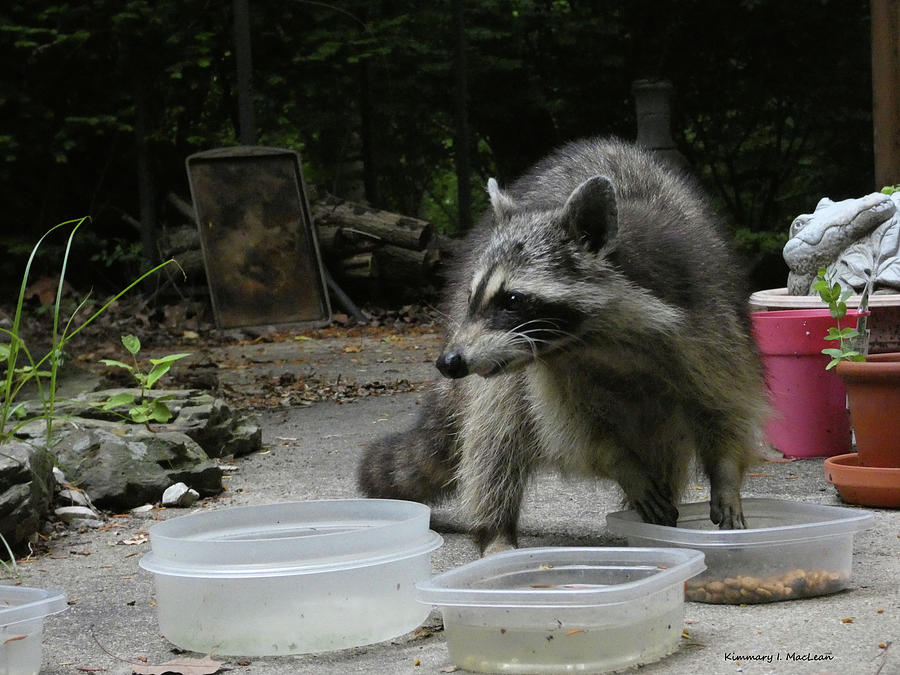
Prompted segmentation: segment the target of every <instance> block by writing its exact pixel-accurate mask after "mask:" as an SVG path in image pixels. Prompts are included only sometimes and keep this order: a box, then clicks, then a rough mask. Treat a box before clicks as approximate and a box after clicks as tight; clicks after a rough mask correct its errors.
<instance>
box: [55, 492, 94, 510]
mask: <svg viewBox="0 0 900 675" xmlns="http://www.w3.org/2000/svg"><path fill="white" fill-rule="evenodd" d="M56 501H57V503H58V504H64V505H66V506H68V505H71V506H84V507H86V508H89V509H92V508H93V507H94V505H93V504H92V503H91V498H90V497H88V495H87V493H86V492H84V491H83V490H76V489H75V488H72V487H70V488H66V489H64V490H60V491H59V493H57V495H56Z"/></svg>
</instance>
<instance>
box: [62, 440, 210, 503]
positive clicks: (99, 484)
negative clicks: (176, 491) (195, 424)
mask: <svg viewBox="0 0 900 675" xmlns="http://www.w3.org/2000/svg"><path fill="white" fill-rule="evenodd" d="M63 431H64V433H62V434H61V436H62V437H61V439H60V440H59V442H57V443H56V445H54V448H53V450H54V452H55V453H56V455H57V462H58V464H59V465H60V466H61V467H62V468H63V470H64V471H65V472H66V475H68V476H69V477H70V479H71V480H72V482H73V483H75V484H76V485H78V486H79V487H80V488H82V489H84V490H86V491H87V492H88V493H89V494H90V495H91V498H92V500H93V502H94V503H95V504H96V505H97V506H99V507H101V508H109V509H130V508H133V507H135V506H140V505H142V504H145V503H147V502H153V501H156V499H157V498H158V497H159V495H160V494H162V492H163V491H164V490H165V489H166V488H167V487H168V486H169V485H171V484H172V483H173V482H180V481H184V482H187V483H190V484H191V485H193V486H194V488H195V489H196V490H197V491H198V493H199V494H202V495H204V496H205V495H213V494H218V493H219V492H221V491H222V471H221V469H219V467H218V466H216V465H215V463H214V462H212V461H211V460H210V459H209V457H208V456H207V454H206V453H205V452H204V451H203V449H202V448H201V447H200V446H199V445H197V443H195V442H194V441H193V440H191V439H190V438H189V437H188V436H186V435H185V434H183V433H180V432H177V431H162V432H159V433H154V432H151V431H148V430H147V429H146V428H145V427H143V426H139V425H119V426H118V427H117V428H116V429H115V431H111V430H108V429H102V428H94V429H65V430H63Z"/></svg>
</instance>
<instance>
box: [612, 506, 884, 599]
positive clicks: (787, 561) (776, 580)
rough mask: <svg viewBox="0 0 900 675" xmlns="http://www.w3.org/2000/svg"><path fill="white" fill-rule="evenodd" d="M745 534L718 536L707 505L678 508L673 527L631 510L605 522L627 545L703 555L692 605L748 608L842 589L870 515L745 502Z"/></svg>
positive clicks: (690, 590) (690, 586)
mask: <svg viewBox="0 0 900 675" xmlns="http://www.w3.org/2000/svg"><path fill="white" fill-rule="evenodd" d="M743 505H744V518H745V519H746V521H747V528H748V529H746V530H719V529H717V527H716V526H715V525H714V524H713V523H712V522H711V521H710V520H709V503H708V502H701V503H696V504H682V505H681V506H679V507H678V512H679V518H678V527H666V526H663V525H651V524H649V523H645V522H643V521H642V520H641V518H640V516H639V515H638V514H637V512H635V511H619V512H617V513H611V514H609V515H608V516H607V517H606V524H607V527H608V528H609V530H610V531H611V532H613V533H614V534H617V535H620V536H625V537H627V538H628V544H629V545H630V546H677V547H680V548H692V549H696V550H699V551H703V553H704V554H705V555H706V566H707V570H706V572H705V573H704V574H702V575H700V576H698V577H697V578H695V579H693V580H691V581H689V582H688V583H687V585H686V587H685V597H686V598H687V599H688V600H694V601H697V602H709V603H716V604H749V603H760V602H775V601H778V600H794V599H797V598H808V597H813V596H816V595H825V594H827V593H834V592H836V591H840V590H842V589H844V588H846V587H847V584H848V583H849V581H850V573H851V569H852V564H853V535H854V534H856V533H857V532H859V531H861V530H864V529H866V528H869V527H871V526H872V524H873V523H874V516H873V515H872V514H871V513H869V512H868V511H861V510H858V509H848V508H843V507H840V506H822V505H819V504H802V503H798V502H792V501H783V500H779V499H744V500H743Z"/></svg>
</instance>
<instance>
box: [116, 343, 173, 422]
mask: <svg viewBox="0 0 900 675" xmlns="http://www.w3.org/2000/svg"><path fill="white" fill-rule="evenodd" d="M122 345H123V346H124V347H125V350H126V351H127V352H128V353H129V354H131V358H132V361H133V363H131V364H128V363H123V362H122V361H116V360H114V359H101V360H100V362H101V363H103V364H105V365H107V366H114V367H116V368H123V369H125V370H127V371H128V372H129V373H131V375H132V376H133V377H134V379H135V381H136V382H137V384H138V386H139V387H140V389H141V393H140V395H139V396H138V397H137V398H135V396H134V394H131V393H128V392H122V393H120V394H116V395H115V396H111V397H110V398H109V399H107V400H106V401H105V402H103V404H102V405H101V408H102V409H103V410H115V409H116V408H119V407H122V406H129V408H128V416H129V417H130V418H131V421H132V422H135V423H137V424H148V423H150V422H159V423H160V424H165V423H166V422H168V421H169V420H170V419H172V411H171V410H169V407H168V406H167V405H166V404H165V401H167V400H168V399H170V398H172V396H171V395H169V394H166V395H163V396H155V397H153V398H148V397H147V392H149V391H150V390H151V389H153V385H154V384H156V382H157V381H158V380H159V378H161V377H162V376H163V375H165V374H166V373H167V372H169V369H170V368H171V367H172V364H173V363H174V362H175V361H178V360H179V359H183V358H185V357H186V356H190V354H168V355H167V356H163V357H161V358H158V359H150V365H151V366H152V367H151V368H150V369H149V370H148V371H147V372H144V370H142V369H141V367H140V364H138V360H137V355H138V352H139V351H141V341H140V340H139V339H138V338H137V337H135V336H134V335H123V336H122Z"/></svg>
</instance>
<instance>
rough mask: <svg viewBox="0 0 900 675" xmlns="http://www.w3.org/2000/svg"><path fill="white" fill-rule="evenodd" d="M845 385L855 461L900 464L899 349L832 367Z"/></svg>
mask: <svg viewBox="0 0 900 675" xmlns="http://www.w3.org/2000/svg"><path fill="white" fill-rule="evenodd" d="M835 370H837V372H838V375H840V376H841V377H842V378H843V380H844V383H845V384H846V386H847V397H848V400H849V402H850V421H851V424H852V425H853V431H854V433H855V434H856V449H857V451H858V453H859V465H860V466H868V467H895V468H896V467H900V352H893V353H889V354H870V355H869V357H868V359H867V360H866V361H861V362H853V361H842V362H841V363H839V364H838V365H837V367H836V368H835Z"/></svg>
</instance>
